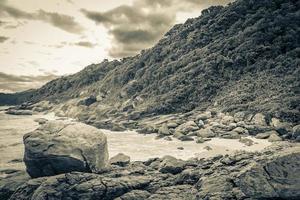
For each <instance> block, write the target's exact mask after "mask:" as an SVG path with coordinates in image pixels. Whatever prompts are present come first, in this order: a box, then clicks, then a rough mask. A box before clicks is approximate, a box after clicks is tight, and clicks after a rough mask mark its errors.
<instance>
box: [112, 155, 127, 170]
mask: <svg viewBox="0 0 300 200" xmlns="http://www.w3.org/2000/svg"><path fill="white" fill-rule="evenodd" d="M109 163H110V164H111V165H119V166H122V167H123V166H125V165H127V164H129V163H130V157H129V156H127V155H125V154H123V153H118V154H117V155H115V156H113V157H112V158H111V159H109Z"/></svg>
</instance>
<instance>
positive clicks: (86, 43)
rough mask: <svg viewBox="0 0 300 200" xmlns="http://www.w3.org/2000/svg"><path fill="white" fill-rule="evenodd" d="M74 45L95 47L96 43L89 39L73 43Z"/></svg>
mask: <svg viewBox="0 0 300 200" xmlns="http://www.w3.org/2000/svg"><path fill="white" fill-rule="evenodd" d="M73 45H76V46H81V47H87V48H94V47H95V46H96V44H93V43H91V42H88V41H80V42H76V43H73Z"/></svg>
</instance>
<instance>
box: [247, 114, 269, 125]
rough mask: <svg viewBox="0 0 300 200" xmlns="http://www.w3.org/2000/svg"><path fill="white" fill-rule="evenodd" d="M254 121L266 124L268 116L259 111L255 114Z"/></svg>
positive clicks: (257, 123) (258, 123)
mask: <svg viewBox="0 0 300 200" xmlns="http://www.w3.org/2000/svg"><path fill="white" fill-rule="evenodd" d="M251 122H252V123H254V124H256V125H261V126H266V125H267V122H266V117H265V115H264V114H262V113H257V114H255V115H254V116H253V118H252V120H251Z"/></svg>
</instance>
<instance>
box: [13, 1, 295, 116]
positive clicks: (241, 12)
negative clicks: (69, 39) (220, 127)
mask: <svg viewBox="0 0 300 200" xmlns="http://www.w3.org/2000/svg"><path fill="white" fill-rule="evenodd" d="M299 7H300V3H299V1H296V0H274V1H270V0H238V1H236V2H234V3H232V4H230V5H229V6H227V7H221V6H215V7H210V8H209V9H206V10H204V11H203V12H202V15H201V16H200V17H198V18H195V19H189V20H187V22H186V23H184V24H179V25H175V26H174V27H173V28H172V29H171V30H170V31H169V32H168V33H166V34H165V36H164V37H163V38H162V39H161V40H160V41H159V42H158V43H157V44H156V45H155V46H154V47H153V48H151V49H148V50H144V51H142V52H141V53H140V54H139V55H137V56H134V57H129V58H124V59H122V60H121V61H112V62H108V61H104V62H102V63H100V64H97V65H92V66H89V67H87V68H86V69H84V70H83V71H81V72H79V73H77V74H74V75H71V76H67V77H63V78H60V79H57V80H54V81H51V82H49V83H48V84H46V85H45V86H43V87H42V88H40V89H38V90H35V91H34V92H31V93H30V97H28V96H26V97H22V98H19V100H18V101H16V102H22V101H34V102H36V101H40V100H45V99H48V100H51V101H54V102H56V103H61V102H64V101H67V100H69V99H78V100H80V99H82V98H84V97H88V96H90V95H93V96H95V97H96V96H100V97H101V98H97V99H98V101H97V102H96V105H107V106H109V107H111V108H113V109H115V110H116V111H117V112H122V111H127V110H128V109H127V108H128V107H130V108H132V109H133V111H136V112H140V113H142V114H166V113H171V112H186V111H190V110H193V109H205V108H207V107H215V108H218V109H222V110H223V111H238V110H248V111H253V112H254V111H255V112H256V111H260V112H264V113H268V114H269V115H274V116H277V117H280V118H285V119H286V120H289V121H293V122H297V121H299V119H300V115H299V102H300V96H299V90H300V86H299V83H300V81H299V77H300V76H299V70H300V67H299V66H300V59H299V55H300V48H299V47H300V46H299V39H300V30H299V29H300V27H299V24H300V9H299ZM15 96H17V95H15ZM23 96H24V95H23ZM58 99H59V100H58Z"/></svg>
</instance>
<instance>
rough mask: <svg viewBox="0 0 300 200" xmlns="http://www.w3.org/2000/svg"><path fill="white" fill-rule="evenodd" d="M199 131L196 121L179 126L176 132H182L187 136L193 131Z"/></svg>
mask: <svg viewBox="0 0 300 200" xmlns="http://www.w3.org/2000/svg"><path fill="white" fill-rule="evenodd" d="M196 130H199V127H198V125H197V124H196V123H195V122H194V121H188V122H186V123H184V124H181V125H179V126H178V127H177V128H176V131H180V132H181V133H183V134H187V133H189V132H192V131H196Z"/></svg>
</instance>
